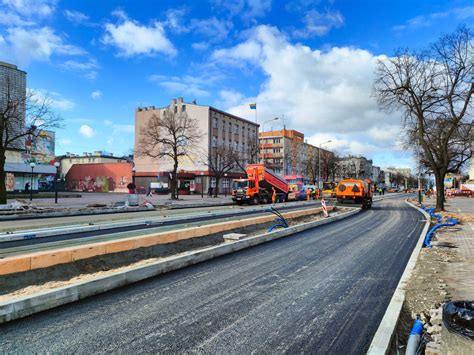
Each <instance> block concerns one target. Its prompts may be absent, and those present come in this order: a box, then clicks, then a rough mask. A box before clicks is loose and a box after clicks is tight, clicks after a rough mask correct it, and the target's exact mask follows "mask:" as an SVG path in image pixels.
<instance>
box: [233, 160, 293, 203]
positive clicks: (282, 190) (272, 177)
mask: <svg viewBox="0 0 474 355" xmlns="http://www.w3.org/2000/svg"><path fill="white" fill-rule="evenodd" d="M245 171H246V173H247V178H246V179H236V180H234V184H233V186H232V200H233V201H235V202H236V203H237V204H238V205H242V204H244V203H250V204H255V205H256V204H259V203H270V202H272V194H273V189H275V194H276V200H277V202H284V201H287V200H288V189H289V185H288V182H286V180H285V179H283V178H282V177H281V176H280V175H278V174H277V173H275V172H273V171H272V170H270V169H268V168H265V166H264V165H263V164H249V165H247V168H246V169H245Z"/></svg>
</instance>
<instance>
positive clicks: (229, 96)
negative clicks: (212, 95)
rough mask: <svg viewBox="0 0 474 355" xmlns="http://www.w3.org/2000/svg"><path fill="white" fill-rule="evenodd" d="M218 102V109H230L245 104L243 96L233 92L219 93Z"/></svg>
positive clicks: (223, 91) (224, 91) (222, 91)
mask: <svg viewBox="0 0 474 355" xmlns="http://www.w3.org/2000/svg"><path fill="white" fill-rule="evenodd" d="M219 96H220V101H219V105H218V107H232V106H237V105H242V104H245V103H244V102H243V100H244V95H242V94H241V93H240V92H237V91H235V90H221V91H220V92H219Z"/></svg>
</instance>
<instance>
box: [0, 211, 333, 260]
mask: <svg viewBox="0 0 474 355" xmlns="http://www.w3.org/2000/svg"><path fill="white" fill-rule="evenodd" d="M328 205H329V204H328ZM320 206H321V204H320V203H319V202H313V203H311V204H310V205H298V204H287V205H281V206H280V207H278V210H279V211H280V212H288V211H296V210H304V209H307V208H315V207H320ZM257 208H258V209H257V210H254V209H250V208H248V207H246V208H238V209H234V210H227V211H225V212H227V213H228V214H226V215H225V216H222V215H221V216H216V215H214V216H212V215H211V214H209V215H203V213H200V214H199V216H196V214H189V215H185V216H181V218H180V219H178V220H172V221H167V220H165V219H163V220H162V221H161V222H159V223H154V224H152V225H150V226H146V225H144V224H142V225H136V226H126V227H119V228H113V229H103V230H96V231H86V232H78V233H68V234H57V235H54V236H48V237H41V238H32V239H19V240H13V241H1V240H0V259H2V258H6V257H10V256H17V255H25V254H31V253H34V252H39V251H46V250H55V249H61V248H67V247H74V246H78V245H84V244H90V243H98V242H105V241H112V240H119V239H124V238H130V237H136V236H140V235H147V234H150V233H160V232H167V231H171V230H176V229H182V228H192V227H198V226H202V225H206V224H213V223H224V222H230V221H235V220H242V219H245V218H251V217H255V216H261V215H266V214H269V213H270V212H269V209H270V205H266V206H257ZM155 222H156V221H155ZM157 225H158V226H157ZM31 233H33V234H34V232H33V231H32V232H31Z"/></svg>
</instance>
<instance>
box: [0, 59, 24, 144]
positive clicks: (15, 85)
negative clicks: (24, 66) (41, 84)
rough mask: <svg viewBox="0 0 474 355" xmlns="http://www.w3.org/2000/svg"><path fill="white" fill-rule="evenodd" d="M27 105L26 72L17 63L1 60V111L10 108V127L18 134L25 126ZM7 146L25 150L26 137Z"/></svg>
mask: <svg viewBox="0 0 474 355" xmlns="http://www.w3.org/2000/svg"><path fill="white" fill-rule="evenodd" d="M14 105H17V106H16V107H14ZM25 106H26V72H24V71H23V70H19V69H18V67H17V66H16V65H13V64H8V63H4V62H0V111H2V112H4V111H6V109H7V108H9V112H7V115H9V116H10V120H9V123H10V125H11V127H10V129H12V130H13V131H14V132H16V133H17V134H18V133H19V132H21V131H22V130H23V129H24V128H25ZM13 107H14V108H13ZM10 136H12V134H11V132H10ZM7 148H9V149H19V150H24V148H25V144H24V139H18V140H17V141H15V142H14V144H12V145H11V146H9V147H7Z"/></svg>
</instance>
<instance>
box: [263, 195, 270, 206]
mask: <svg viewBox="0 0 474 355" xmlns="http://www.w3.org/2000/svg"><path fill="white" fill-rule="evenodd" d="M262 203H263V204H264V205H266V204H267V203H270V200H269V199H268V196H263V197H262Z"/></svg>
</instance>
